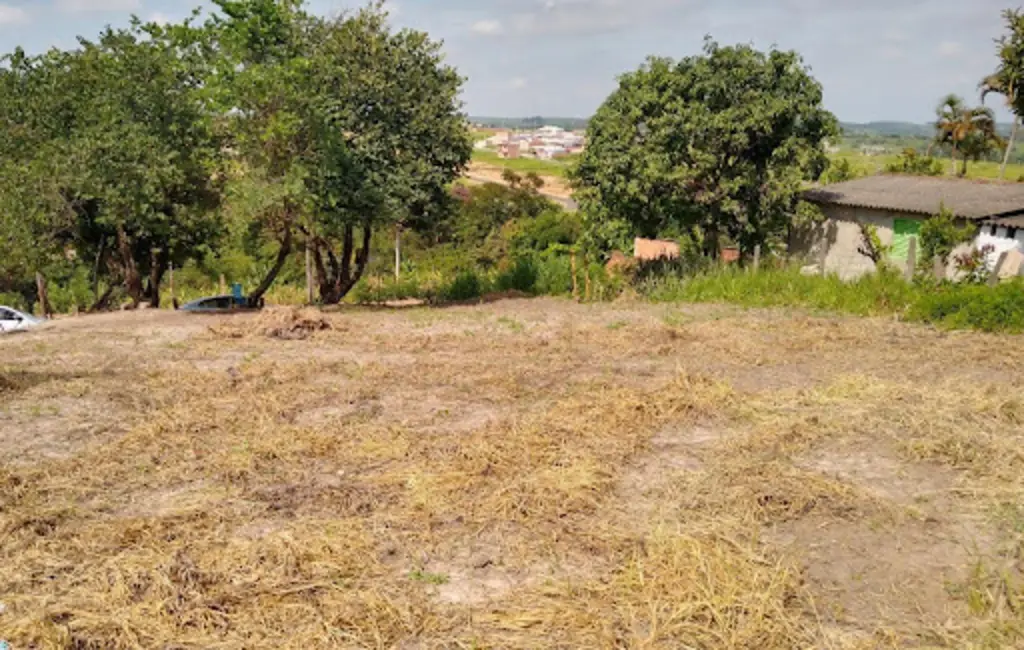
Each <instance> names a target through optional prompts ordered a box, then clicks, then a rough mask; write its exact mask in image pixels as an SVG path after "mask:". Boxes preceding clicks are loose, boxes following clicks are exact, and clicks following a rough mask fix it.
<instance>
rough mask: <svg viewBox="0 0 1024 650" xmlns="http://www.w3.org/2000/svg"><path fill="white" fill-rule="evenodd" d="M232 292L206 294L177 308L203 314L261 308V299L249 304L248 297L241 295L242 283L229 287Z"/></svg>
mask: <svg viewBox="0 0 1024 650" xmlns="http://www.w3.org/2000/svg"><path fill="white" fill-rule="evenodd" d="M231 290H232V293H231V294H229V295H223V296H208V297H206V298H198V299H196V300H193V301H191V302H187V303H185V304H184V305H182V306H181V307H179V308H178V309H180V310H181V311H189V312H195V313H204V314H224V313H231V312H236V311H248V310H254V309H261V308H262V307H263V300H262V299H261V300H260V301H259V304H258V305H255V306H253V305H250V304H249V299H248V298H246V297H245V296H244V295H242V285H240V284H235V285H233V286H232V287H231Z"/></svg>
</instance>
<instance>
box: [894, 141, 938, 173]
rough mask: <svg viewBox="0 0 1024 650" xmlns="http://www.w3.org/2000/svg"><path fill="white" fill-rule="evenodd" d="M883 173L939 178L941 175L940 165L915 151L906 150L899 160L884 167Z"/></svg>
mask: <svg viewBox="0 0 1024 650" xmlns="http://www.w3.org/2000/svg"><path fill="white" fill-rule="evenodd" d="M885 171H887V172H889V173H893V174H914V175H917V176H939V175H941V174H942V163H940V162H939V161H938V160H936V159H935V158H932V157H931V156H922V155H920V154H919V153H917V150H916V149H911V148H907V149H904V150H903V152H902V153H901V154H900V155H899V158H897V159H896V160H895V161H893V162H891V163H889V164H887V165H886V166H885Z"/></svg>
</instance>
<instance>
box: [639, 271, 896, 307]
mask: <svg viewBox="0 0 1024 650" xmlns="http://www.w3.org/2000/svg"><path fill="white" fill-rule="evenodd" d="M642 290H643V293H644V294H646V295H647V296H649V297H650V298H651V299H652V300H655V301H659V302H664V301H680V300H684V301H693V302H718V301H721V302H733V303H738V304H741V305H744V306H749V307H755V306H767V307H811V308H814V309H825V310H830V311H841V312H850V313H854V314H859V315H862V316H873V315H880V314H888V313H892V312H894V311H902V310H903V309H905V308H906V307H907V306H909V305H910V304H911V303H912V302H913V300H914V296H915V289H914V287H913V285H911V284H909V283H907V282H904V281H903V280H902V279H901V278H900V277H899V276H897V275H895V274H891V273H884V272H883V273H872V274H867V275H864V276H862V277H861V278H859V279H858V280H856V281H854V282H843V281H842V280H840V279H839V278H838V277H837V276H834V275H828V276H824V277H822V276H820V275H812V276H807V275H803V274H801V273H800V270H799V269H798V268H784V269H780V270H768V271H763V272H759V273H749V272H747V271H744V270H742V269H738V268H734V267H730V268H725V269H715V270H712V271H709V272H707V273H704V274H700V275H697V276H694V277H693V278H690V279H686V278H679V277H670V278H665V279H660V280H652V281H648V282H647V283H646V284H645V285H642Z"/></svg>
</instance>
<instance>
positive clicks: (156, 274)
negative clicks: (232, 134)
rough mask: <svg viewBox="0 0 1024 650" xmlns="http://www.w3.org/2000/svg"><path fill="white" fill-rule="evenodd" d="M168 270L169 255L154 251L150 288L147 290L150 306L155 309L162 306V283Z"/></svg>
mask: <svg viewBox="0 0 1024 650" xmlns="http://www.w3.org/2000/svg"><path fill="white" fill-rule="evenodd" d="M166 270H167V256H166V255H164V254H163V253H157V252H156V251H154V252H153V254H152V257H151V259H150V262H149V290H148V291H147V292H146V293H147V297H148V298H149V306H150V307H152V308H153V309H159V308H160V285H161V284H163V280H164V273H165V272H166Z"/></svg>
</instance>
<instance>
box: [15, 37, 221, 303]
mask: <svg viewBox="0 0 1024 650" xmlns="http://www.w3.org/2000/svg"><path fill="white" fill-rule="evenodd" d="M151 27H154V26H146V25H142V24H141V23H139V22H138V21H134V22H133V24H132V26H131V27H130V28H129V29H126V30H117V31H115V30H111V29H107V30H105V31H104V32H103V33H102V34H101V35H100V37H99V38H98V39H97V40H96V41H88V40H85V39H80V43H79V48H78V49H76V50H72V51H67V52H62V51H59V50H52V51H51V52H49V53H47V54H45V55H42V56H39V57H27V56H25V55H24V53H22V52H20V51H17V52H15V53H14V54H13V55H11V56H9V57H7V62H8V70H7V71H6V72H5V73H4V75H3V77H4V82H3V83H4V86H5V92H4V93H3V95H4V97H3V99H0V120H2V121H3V122H5V123H6V124H7V129H6V136H7V137H3V138H0V158H2V159H3V160H4V161H5V165H7V166H8V170H11V169H20V170H21V171H22V172H30V177H29V178H26V177H24V176H23V177H22V178H20V179H17V178H13V177H11V176H8V175H6V174H0V176H6V178H3V179H2V185H0V194H2V195H3V197H4V198H3V199H0V202H2V203H4V204H6V209H8V210H11V211H12V212H14V213H19V214H21V215H24V216H23V219H24V221H25V223H26V225H27V229H28V230H27V231H29V232H31V233H32V236H34V237H38V238H40V239H39V240H38V241H40V242H44V243H46V244H47V246H46V247H45V248H44V249H43V250H45V251H46V253H43V252H42V251H41V252H40V255H44V256H45V255H50V256H53V255H64V256H68V257H70V256H73V257H76V258H78V259H82V260H90V261H91V260H92V259H93V258H95V269H96V273H97V275H98V274H100V273H101V272H102V273H103V274H104V275H105V276H106V277H107V278H108V279H109V280H110V282H111V288H113V287H114V286H115V285H120V286H123V288H124V289H125V291H126V293H127V294H128V296H129V297H130V298H131V299H132V302H133V304H135V305H137V304H139V302H141V301H142V300H144V299H149V300H150V302H151V303H153V304H154V305H159V300H160V292H159V288H160V283H161V280H162V277H163V274H164V269H166V268H167V265H168V264H169V263H170V262H171V261H179V263H180V261H181V260H183V259H185V258H187V257H191V256H194V255H197V254H200V253H201V251H202V250H203V249H204V248H205V247H207V246H209V245H210V244H211V243H212V239H213V238H214V237H215V235H216V231H217V221H216V217H215V214H214V208H215V207H216V204H217V201H218V198H219V191H218V188H217V182H218V181H217V179H218V174H217V167H218V160H219V146H218V144H217V141H216V139H215V138H214V136H213V133H212V130H211V122H210V119H209V114H208V111H207V110H206V109H205V105H204V102H203V98H202V93H203V91H202V81H201V80H202V71H201V69H200V68H199V67H197V63H198V62H197V60H196V58H195V57H194V56H193V53H192V52H190V51H187V50H184V49H181V48H179V47H177V45H176V44H175V43H174V42H173V41H171V40H169V39H166V38H164V37H163V36H164V35H163V33H162V32H160V31H159V30H157V31H154V30H153V29H151ZM54 88H59V89H60V90H59V92H54ZM26 181H28V182H27V183H26ZM23 184H27V185H28V186H29V187H30V188H35V189H38V190H39V191H38V192H37V193H34V192H25V191H23V190H22V189H21V188H20V187H19V185H23ZM23 231H25V228H24V227H23ZM35 263H37V264H38V263H41V260H40V259H37V260H35ZM108 295H109V293H108ZM100 302H102V301H100Z"/></svg>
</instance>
